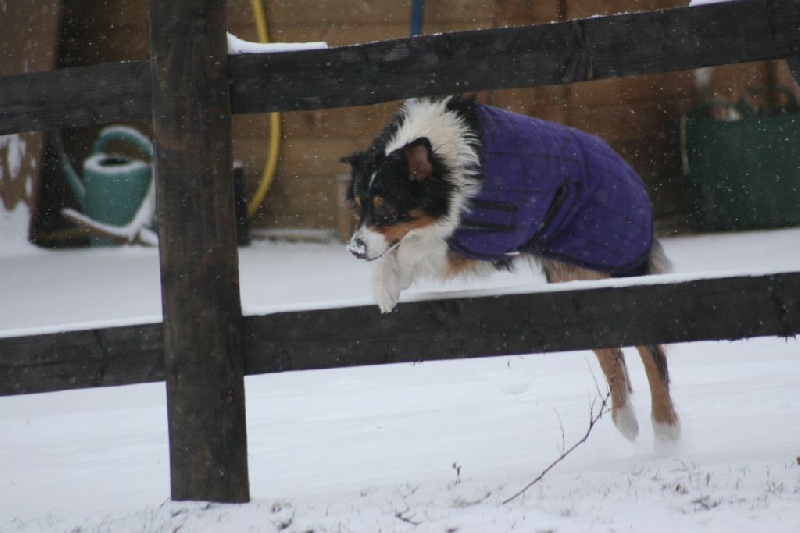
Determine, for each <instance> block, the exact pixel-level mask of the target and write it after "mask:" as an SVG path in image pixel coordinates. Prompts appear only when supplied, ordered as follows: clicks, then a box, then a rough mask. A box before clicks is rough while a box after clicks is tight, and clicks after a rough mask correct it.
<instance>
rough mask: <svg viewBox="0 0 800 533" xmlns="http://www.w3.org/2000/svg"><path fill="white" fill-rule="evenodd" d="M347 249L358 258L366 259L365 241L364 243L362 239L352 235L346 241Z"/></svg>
mask: <svg viewBox="0 0 800 533" xmlns="http://www.w3.org/2000/svg"><path fill="white" fill-rule="evenodd" d="M347 251H348V252H350V253H351V254H353V255H354V256H356V257H358V258H359V259H366V258H367V243H365V242H364V241H363V240H362V239H359V238H357V237H353V238H352V239H350V242H349V243H347Z"/></svg>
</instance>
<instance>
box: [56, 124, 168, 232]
mask: <svg viewBox="0 0 800 533" xmlns="http://www.w3.org/2000/svg"><path fill="white" fill-rule="evenodd" d="M115 141H116V142H124V143H129V144H131V145H133V146H135V147H136V148H138V150H139V151H140V152H142V153H143V154H144V155H145V156H146V157H147V160H141V159H136V158H131V157H127V156H124V155H119V154H108V153H105V152H104V151H103V150H104V149H105V147H106V145H107V144H108V143H110V142H115ZM152 158H153V145H152V143H151V142H150V140H149V139H148V138H147V137H145V136H144V135H142V134H141V133H139V132H138V131H136V130H135V129H133V128H129V127H126V126H110V127H108V128H105V129H103V131H101V132H100V136H99V137H98V139H97V141H96V142H95V144H94V148H93V150H92V155H91V156H89V157H88V158H87V159H86V160H85V161H84V163H83V176H82V177H81V176H79V175H78V173H77V172H76V171H75V169H73V168H72V165H71V164H70V163H69V160H68V159H66V158H64V171H65V174H66V176H67V181H68V183H69V184H70V187H72V191H73V192H74V193H75V197H76V198H77V200H78V202H79V204H80V206H81V209H82V211H83V214H85V215H86V216H88V217H89V218H91V219H92V220H94V221H96V222H99V223H101V224H106V225H110V226H116V227H122V226H125V225H126V224H128V223H129V222H130V221H131V220H133V217H134V215H136V212H137V211H138V210H139V207H140V206H141V205H142V202H143V201H144V198H145V196H146V194H147V191H148V189H149V187H150V182H151V181H152V179H153V172H152V168H151V165H150V160H151V159H152ZM90 241H91V245H92V246H101V247H102V246H115V245H114V244H113V243H111V242H110V241H108V240H106V239H103V238H102V237H95V236H92V237H90Z"/></svg>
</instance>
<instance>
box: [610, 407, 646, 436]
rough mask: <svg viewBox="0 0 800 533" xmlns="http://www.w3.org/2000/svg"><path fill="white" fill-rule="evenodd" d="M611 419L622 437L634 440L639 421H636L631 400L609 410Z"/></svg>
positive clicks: (637, 431) (637, 432)
mask: <svg viewBox="0 0 800 533" xmlns="http://www.w3.org/2000/svg"><path fill="white" fill-rule="evenodd" d="M611 419H612V420H614V425H615V426H617V429H618V430H619V432H620V433H622V436H623V437H625V438H626V439H628V440H636V437H637V436H638V435H639V422H637V421H636V413H635V412H634V410H633V405H631V402H626V403H625V405H621V406H619V407H614V408H613V409H612V410H611Z"/></svg>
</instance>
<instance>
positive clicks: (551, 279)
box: [542, 259, 639, 440]
mask: <svg viewBox="0 0 800 533" xmlns="http://www.w3.org/2000/svg"><path fill="white" fill-rule="evenodd" d="M542 268H543V269H544V274H545V277H546V278H547V281H548V283H562V282H565V281H575V280H598V279H607V278H609V277H610V276H609V275H608V274H604V273H602V272H597V271H594V270H588V269H585V268H580V267H575V266H572V265H568V264H566V263H562V262H560V261H554V260H552V259H543V260H542ZM594 353H595V355H596V356H597V360H598V361H599V362H600V368H601V369H602V370H603V374H604V375H605V377H606V381H607V382H608V387H609V389H610V391H611V418H612V419H613V420H614V425H615V426H617V429H618V430H619V432H620V433H622V435H623V436H624V437H625V438H627V439H629V440H634V439H635V438H636V436H637V435H638V434H639V423H638V422H637V421H636V414H635V413H634V410H633V406H632V405H631V402H630V393H631V384H630V379H629V378H628V369H627V367H626V366H625V356H624V355H623V353H622V350H621V349H619V348H609V349H603V350H594Z"/></svg>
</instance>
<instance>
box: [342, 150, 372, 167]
mask: <svg viewBox="0 0 800 533" xmlns="http://www.w3.org/2000/svg"><path fill="white" fill-rule="evenodd" d="M366 159H367V154H365V153H364V152H356V153H354V154H351V155H346V156H344V157H342V158H341V159H339V161H340V162H342V163H345V164H348V165H350V166H351V167H353V168H354V169H356V168H360V167H362V166H363V165H364V161H365V160H366Z"/></svg>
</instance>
